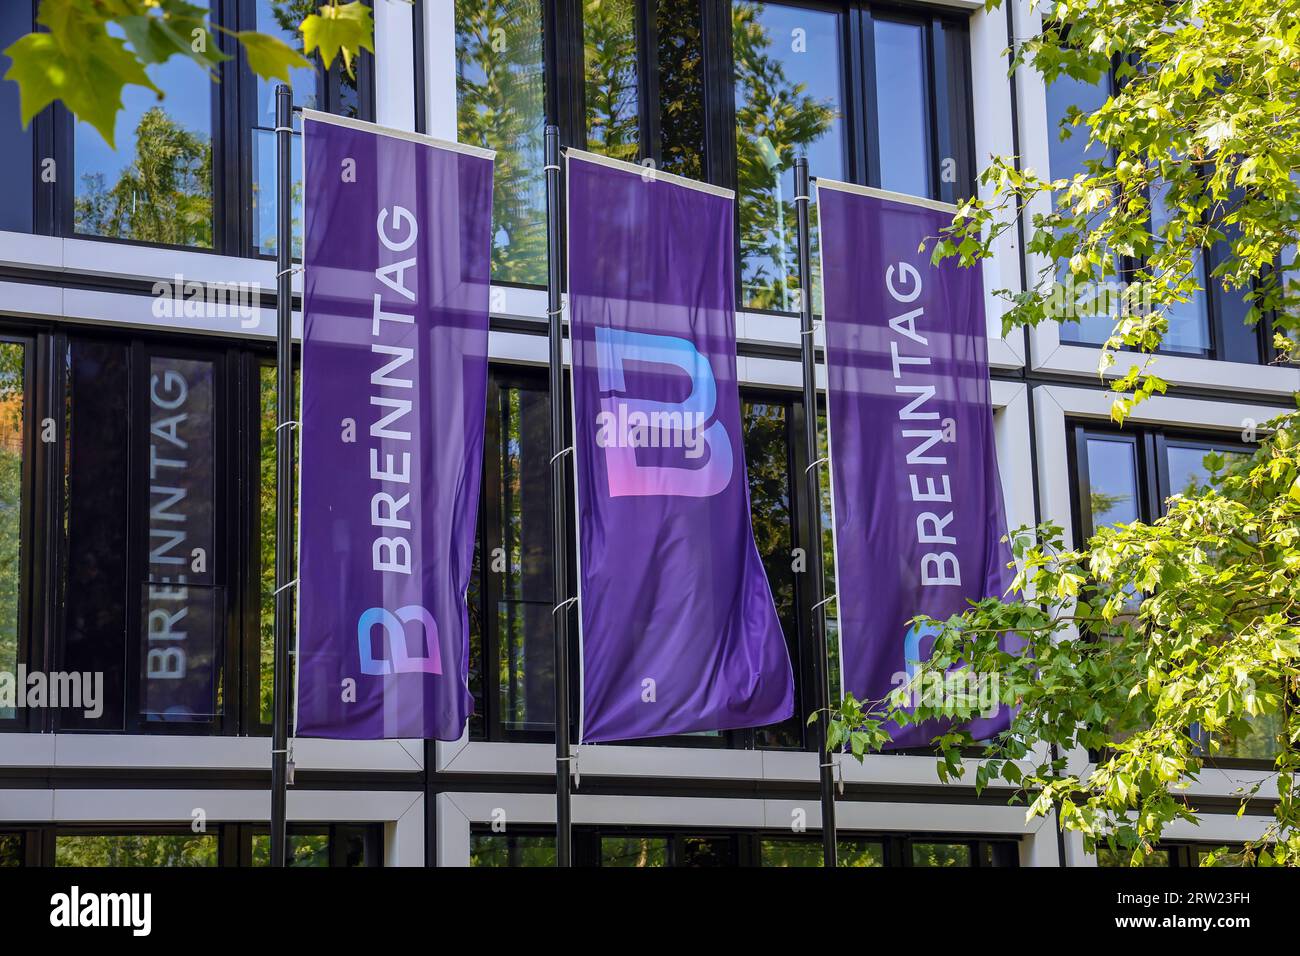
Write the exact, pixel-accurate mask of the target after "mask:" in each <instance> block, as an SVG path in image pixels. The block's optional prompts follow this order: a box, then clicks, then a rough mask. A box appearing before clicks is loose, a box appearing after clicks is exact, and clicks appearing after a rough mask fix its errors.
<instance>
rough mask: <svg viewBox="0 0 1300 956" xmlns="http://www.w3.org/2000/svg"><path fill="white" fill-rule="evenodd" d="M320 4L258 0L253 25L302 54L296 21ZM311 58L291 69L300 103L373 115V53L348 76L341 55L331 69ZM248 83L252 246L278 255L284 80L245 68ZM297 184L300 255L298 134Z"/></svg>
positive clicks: (298, 247) (298, 152) (296, 152)
mask: <svg viewBox="0 0 1300 956" xmlns="http://www.w3.org/2000/svg"><path fill="white" fill-rule="evenodd" d="M319 6H320V4H319V2H318V0H257V6H256V14H255V29H256V30H257V31H258V32H260V33H266V34H269V35H271V36H274V37H278V38H279V39H280V40H283V41H284V42H285V43H286V44H288V45H289V46H290V47H292V48H293V49H295V50H297V51H298V52H299V53H301V52H302V34H301V33H299V32H298V25H299V24H300V23H302V21H303V19H304V18H305V17H306V16H307V15H308V14H312V13H315V12H316V11H317V8H318V7H319ZM307 59H309V60H311V62H312V66H310V67H295V68H293V69H291V70H290V71H289V86H290V87H291V88H292V90H293V102H294V104H295V105H296V106H302V107H305V108H307V109H313V110H321V111H322V112H326V113H334V114H336V115H338V116H350V117H353V118H355V119H370V118H371V116H370V113H371V109H370V93H369V89H370V87H369V80H370V74H371V64H372V62H373V58H372V56H371V54H370V53H369V52H366V51H362V53H361V55H360V56H359V57H357V58H356V59H355V60H353V62H352V73H351V74H349V73H348V71H347V70H346V69H344V67H343V66H342V64H341V63H340V61H339V59H335V61H334V63H333V64H332V65H331V66H330V69H329V70H328V72H327V71H326V70H325V69H324V68H323V67H322V65H321V63H320V59H319V57H318V56H317V54H316V53H312V54H311V56H309V57H308V58H307ZM245 77H246V80H247V82H250V83H252V84H253V87H254V96H255V97H256V106H255V113H254V120H253V183H252V189H253V197H252V199H253V249H254V250H255V251H256V252H257V253H258V254H260V255H267V256H270V255H275V233H276V221H275V220H276V206H277V196H276V189H275V179H276V145H275V88H276V87H277V86H279V85H280V80H278V79H274V80H264V79H262V78H261V77H259V76H255V75H254V74H253V73H252V72H251V71H245ZM290 154H291V163H292V165H291V166H290V168H291V169H292V171H293V176H294V182H293V185H292V186H291V187H290V188H291V196H292V198H293V255H294V257H295V258H300V257H301V256H302V181H301V180H300V179H299V176H300V175H301V172H302V136H301V134H299V133H294V135H293V143H292V146H291V148H290Z"/></svg>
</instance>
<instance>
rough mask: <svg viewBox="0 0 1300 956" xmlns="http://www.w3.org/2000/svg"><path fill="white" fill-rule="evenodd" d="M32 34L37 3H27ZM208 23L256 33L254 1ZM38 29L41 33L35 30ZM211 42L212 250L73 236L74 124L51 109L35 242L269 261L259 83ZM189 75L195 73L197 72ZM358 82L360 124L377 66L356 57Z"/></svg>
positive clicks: (326, 84) (321, 76)
mask: <svg viewBox="0 0 1300 956" xmlns="http://www.w3.org/2000/svg"><path fill="white" fill-rule="evenodd" d="M31 2H32V6H33V27H34V28H35V8H36V4H37V2H38V0H31ZM209 2H210V4H211V13H210V20H211V22H213V23H215V24H218V25H223V26H227V27H228V28H229V29H231V30H252V29H255V27H256V0H209ZM41 29H43V28H41ZM211 39H212V42H214V43H215V44H216V45H217V47H218V48H219V49H221V50H222V51H223V52H225V53H227V54H229V55H231V59H229V60H227V61H225V62H223V63H221V64H219V65H218V66H217V68H216V72H217V77H218V80H219V82H215V83H211V84H210V85H211V87H212V88H211V91H210V96H211V100H210V103H211V117H212V124H211V128H210V130H209V132H210V135H211V144H212V184H211V186H212V245H211V246H210V247H204V246H185V245H173V244H168V243H157V242H147V241H144V240H140V239H131V238H122V237H117V236H96V235H92V234H88V233H79V232H77V231H76V230H75V228H74V215H75V197H76V188H77V183H76V176H75V165H76V164H75V157H74V152H73V151H74V145H73V142H74V139H75V130H74V125H75V120H74V118H73V116H72V114H71V113H70V112H69V111H68V110H67V108H66V107H65V106H64V105H63V104H62V103H61V102H56V103H54V104H52V105H51V106H49V107H47V108H46V109H44V110H42V111H41V112H40V113H39V114H38V115H37V116H36V117H34V118H33V120H32V148H33V149H34V151H35V154H36V155H35V158H36V163H35V165H34V170H35V173H36V176H37V180H36V182H35V183H34V184H33V203H34V222H33V233H34V234H36V235H50V236H58V237H61V238H67V239H83V240H87V241H91V242H109V243H117V244H120V245H125V246H139V247H143V248H149V249H170V250H175V251H182V252H196V253H201V254H207V255H224V256H235V257H240V258H262V259H270V258H273V256H271V255H269V254H264V253H258V252H257V248H256V245H255V243H254V241H253V226H254V222H253V186H254V183H255V182H256V168H255V166H254V163H253V132H254V130H253V127H254V126H255V125H256V119H257V78H256V77H255V76H254V75H253V73H252V71H251V70H250V69H249V67H248V64H247V58H246V56H245V54H244V51H243V48H242V47H240V46H239V44H238V43H237V42H236V41H235V40H234V38H233V37H230V36H228V35H226V34H225V33H223V32H221V31H213V32H212V33H211ZM194 69H196V70H197V69H198V67H197V66H195V67H194ZM340 69H341V67H340V65H339V63H338V62H337V61H336V62H335V63H334V64H333V66H332V67H331V68H330V70H329V71H325V70H324V69H323V68H322V67H321V66H320V64H319V62H317V63H316V72H317V82H318V84H319V85H320V86H323V88H324V99H325V103H324V104H322V109H326V110H332V109H333V108H334V104H335V101H336V99H337V96H338V89H339V71H340ZM354 69H355V71H356V76H357V92H358V100H359V112H360V114H361V118H362V119H366V120H371V121H373V119H374V117H375V76H376V74H375V63H374V54H372V53H370V52H369V51H362V54H361V56H360V57H358V58H357V60H356V62H355V63H354ZM44 157H51V158H53V159H54V160H55V169H56V170H57V171H58V175H57V176H56V178H55V182H53V183H49V184H46V183H44V182H42V181H41V180H40V178H39V177H40V172H41V168H40V161H41V159H42V158H44Z"/></svg>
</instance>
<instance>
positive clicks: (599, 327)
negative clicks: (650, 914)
mask: <svg viewBox="0 0 1300 956" xmlns="http://www.w3.org/2000/svg"><path fill="white" fill-rule="evenodd" d="M568 156H569V163H568V170H569V178H568V196H569V307H570V317H571V329H572V333H571V334H572V340H573V378H572V382H573V413H574V442H575V446H576V450H577V489H578V492H577V495H578V553H579V564H580V566H581V567H580V595H581V600H580V602H579V607H580V616H581V620H582V632H581V633H582V668H583V672H582V725H581V726H582V731H581V734H580V739H581V740H583V741H601V740H627V739H631V738H636V737H657V736H664V735H667V734H681V733H690V732H692V731H709V730H729V729H733V728H738V727H756V726H760V725H763V724H770V723H775V722H777V721H781V720H785V719H786V718H787V717H789V716H790V715H791V714H792V713H793V712H794V684H793V679H792V676H791V671H790V659H789V655H788V654H787V653H786V647H785V639H784V637H783V636H782V633H781V626H780V623H779V622H778V620H777V615H776V608H775V606H774V605H773V603H772V594H771V591H770V590H769V589H768V585H767V578H766V576H765V574H764V572H763V565H762V564H761V562H760V560H759V556H758V548H757V546H756V545H755V544H754V534H753V529H752V528H751V526H750V512H749V487H748V484H747V483H746V480H745V458H744V446H743V445H742V442H741V439H742V435H741V421H740V393H739V390H738V388H737V384H736V330H735V305H734V289H735V282H736V276H735V271H734V263H733V250H732V244H733V242H734V234H733V232H732V216H733V212H732V210H733V203H732V196H731V193H730V192H729V191H727V190H723V189H719V188H717V187H713V186H707V185H704V184H701V183H693V182H691V181H689V180H685V179H680V178H678V177H675V176H669V175H665V174H663V173H658V174H655V173H654V172H652V171H649V170H645V169H642V168H641V167H638V166H632V165H629V164H627V163H620V162H616V161H613V160H605V159H603V158H601V157H598V156H592V155H590V154H587V153H578V152H574V151H570V152H569V154H568Z"/></svg>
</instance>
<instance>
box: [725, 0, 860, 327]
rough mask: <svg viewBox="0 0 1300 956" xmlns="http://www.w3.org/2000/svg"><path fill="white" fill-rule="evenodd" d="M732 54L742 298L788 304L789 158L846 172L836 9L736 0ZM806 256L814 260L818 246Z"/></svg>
mask: <svg viewBox="0 0 1300 956" xmlns="http://www.w3.org/2000/svg"><path fill="white" fill-rule="evenodd" d="M732 55H733V59H734V64H735V77H736V80H735V82H736V86H735V97H736V184H737V201H738V203H739V206H740V208H739V218H740V261H739V271H740V282H741V298H740V303H741V305H742V306H744V307H749V308H755V309H774V310H780V311H783V312H793V311H796V310H797V309H798V301H797V291H798V287H799V268H798V266H799V262H798V235H797V228H796V216H797V213H796V205H797V204H796V203H795V202H794V160H795V159H796V158H798V157H807V159H808V162H809V165H810V167H811V168H812V169H813V170H815V171H816V174H817V175H818V176H825V177H827V178H828V179H843V178H845V175H844V174H845V168H844V157H845V136H846V133H845V129H844V120H843V110H842V102H843V93H842V90H841V77H842V75H843V70H842V52H841V49H840V17H839V15H838V14H835V13H831V12H828V11H822V10H813V9H809V8H807V7H790V6H781V5H778V4H773V3H752V2H749V0H738V2H736V3H735V4H733V6H732ZM813 235H814V243H815V241H816V240H815V236H816V232H815V231H814V233H813ZM812 257H813V261H814V262H816V261H817V259H818V253H817V249H816V248H815V246H814V249H813V251H812ZM814 271H815V267H814ZM815 281H816V279H815V277H814V283H815Z"/></svg>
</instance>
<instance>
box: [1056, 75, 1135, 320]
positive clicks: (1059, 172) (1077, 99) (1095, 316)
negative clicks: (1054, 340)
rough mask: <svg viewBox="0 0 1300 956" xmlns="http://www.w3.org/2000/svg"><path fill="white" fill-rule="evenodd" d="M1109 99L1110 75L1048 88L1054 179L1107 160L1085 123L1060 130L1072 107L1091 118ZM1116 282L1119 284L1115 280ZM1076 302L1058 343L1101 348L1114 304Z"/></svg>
mask: <svg viewBox="0 0 1300 956" xmlns="http://www.w3.org/2000/svg"><path fill="white" fill-rule="evenodd" d="M1110 95H1111V76H1110V74H1109V73H1107V74H1105V75H1104V76H1102V77H1100V78H1099V79H1098V80H1097V82H1096V83H1087V82H1084V81H1083V80H1076V79H1074V78H1073V77H1069V76H1065V75H1064V74H1063V75H1061V76H1058V77H1057V78H1056V79H1055V80H1053V81H1052V82H1051V83H1049V84H1047V155H1048V165H1049V166H1050V175H1051V177H1052V178H1053V179H1071V178H1073V177H1074V176H1076V175H1077V174H1079V173H1086V172H1087V167H1086V166H1085V165H1084V164H1085V163H1086V162H1087V161H1088V160H1093V159H1105V158H1106V150H1105V148H1104V147H1103V146H1101V145H1100V144H1098V143H1094V142H1091V139H1090V135H1089V128H1088V126H1087V125H1086V124H1085V123H1084V122H1082V121H1081V122H1080V124H1079V125H1077V126H1070V125H1068V124H1067V125H1065V126H1064V127H1062V125H1061V124H1062V122H1063V121H1064V120H1065V119H1066V117H1067V116H1069V115H1070V108H1071V107H1072V106H1073V107H1077V108H1078V109H1079V110H1080V111H1082V112H1083V113H1085V114H1091V113H1094V112H1096V111H1097V110H1098V109H1099V108H1101V106H1102V105H1104V104H1105V102H1106V100H1108V99H1109V98H1110ZM1062 137H1064V138H1062ZM1068 277H1069V269H1068V267H1067V266H1066V265H1065V263H1062V264H1061V266H1060V268H1059V269H1058V270H1057V281H1058V282H1060V283H1062V284H1063V285H1065V284H1067V283H1068ZM1115 281H1116V282H1118V281H1119V277H1118V276H1116V277H1115ZM1067 287H1068V286H1067ZM1075 302H1077V308H1075V309H1074V311H1076V312H1077V313H1078V315H1077V321H1063V322H1062V323H1061V341H1063V342H1078V343H1080V344H1085V345H1100V344H1102V343H1103V342H1105V341H1106V340H1107V339H1108V338H1110V335H1111V331H1112V330H1113V329H1114V327H1115V323H1114V319H1113V318H1112V315H1111V305H1112V304H1113V303H1112V302H1111V301H1110V299H1109V298H1107V297H1105V296H1090V295H1087V294H1086V293H1084V292H1083V291H1082V290H1080V292H1079V293H1076V296H1075Z"/></svg>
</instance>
